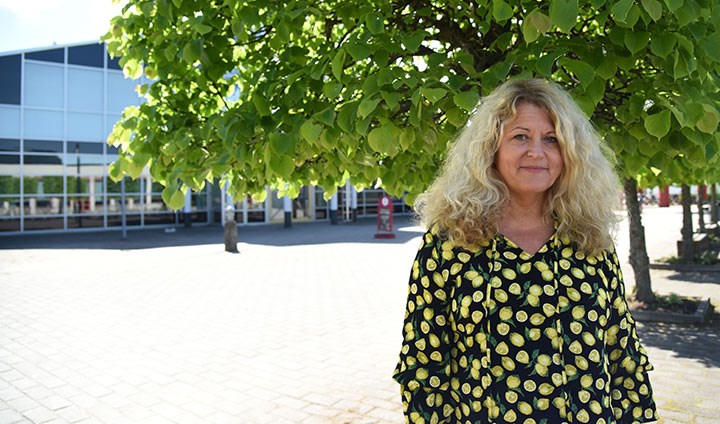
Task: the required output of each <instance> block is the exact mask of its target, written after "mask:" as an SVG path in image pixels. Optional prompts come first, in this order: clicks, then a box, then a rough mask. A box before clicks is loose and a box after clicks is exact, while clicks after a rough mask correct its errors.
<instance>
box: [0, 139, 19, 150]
mask: <svg viewBox="0 0 720 424" xmlns="http://www.w3.org/2000/svg"><path fill="white" fill-rule="evenodd" d="M19 151H20V140H17V139H11V138H0V152H19Z"/></svg>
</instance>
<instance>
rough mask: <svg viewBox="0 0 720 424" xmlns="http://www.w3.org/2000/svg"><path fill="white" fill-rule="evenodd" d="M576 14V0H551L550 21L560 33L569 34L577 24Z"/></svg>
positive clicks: (577, 10) (577, 9)
mask: <svg viewBox="0 0 720 424" xmlns="http://www.w3.org/2000/svg"><path fill="white" fill-rule="evenodd" d="M578 13H580V10H579V8H578V0H553V1H552V3H550V20H551V21H552V23H553V24H555V25H557V27H558V28H559V29H560V31H562V32H565V33H569V32H570V30H571V29H572V28H573V27H574V26H575V24H577V17H578Z"/></svg>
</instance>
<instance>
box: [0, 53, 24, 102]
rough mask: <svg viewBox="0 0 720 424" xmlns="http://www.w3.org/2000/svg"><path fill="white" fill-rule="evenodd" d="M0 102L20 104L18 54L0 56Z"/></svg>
mask: <svg viewBox="0 0 720 424" xmlns="http://www.w3.org/2000/svg"><path fill="white" fill-rule="evenodd" d="M0 103H5V104H9V105H19V104H20V55H19V54H15V55H12V56H0Z"/></svg>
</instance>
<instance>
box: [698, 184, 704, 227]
mask: <svg viewBox="0 0 720 424" xmlns="http://www.w3.org/2000/svg"><path fill="white" fill-rule="evenodd" d="M701 188H702V186H701V185H700V184H698V186H697V208H698V232H699V233H704V232H705V212H704V211H703V204H705V202H704V201H703V197H702V193H700V189H701Z"/></svg>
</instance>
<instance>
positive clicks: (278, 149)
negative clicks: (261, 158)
mask: <svg viewBox="0 0 720 424" xmlns="http://www.w3.org/2000/svg"><path fill="white" fill-rule="evenodd" d="M292 145H293V139H292V137H291V136H290V135H289V134H283V133H276V132H274V133H271V134H270V148H271V149H272V150H273V151H274V152H275V153H277V154H279V155H282V154H283V153H287V152H288V151H289V150H290V149H291V148H292Z"/></svg>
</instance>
